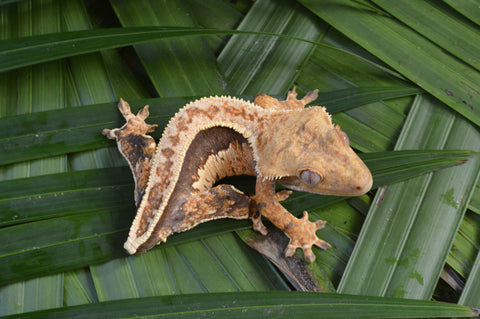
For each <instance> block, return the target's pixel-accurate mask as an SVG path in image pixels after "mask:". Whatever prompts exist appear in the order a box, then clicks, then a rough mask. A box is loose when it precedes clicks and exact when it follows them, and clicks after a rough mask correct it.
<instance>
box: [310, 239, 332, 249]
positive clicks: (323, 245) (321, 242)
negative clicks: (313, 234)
mask: <svg viewBox="0 0 480 319" xmlns="http://www.w3.org/2000/svg"><path fill="white" fill-rule="evenodd" d="M314 245H315V246H317V247H319V248H322V249H323V250H327V249H330V248H332V246H331V245H330V244H329V243H327V242H326V241H324V240H321V239H317V241H316V242H315V244H314Z"/></svg>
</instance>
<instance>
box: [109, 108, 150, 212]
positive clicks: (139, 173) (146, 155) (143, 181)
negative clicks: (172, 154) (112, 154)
mask: <svg viewBox="0 0 480 319" xmlns="http://www.w3.org/2000/svg"><path fill="white" fill-rule="evenodd" d="M118 109H119V110H120V113H122V115H123V117H124V118H125V121H126V123H125V124H124V125H123V126H122V127H120V128H114V129H104V130H103V131H102V134H103V135H104V136H105V137H107V138H109V139H112V140H116V141H117V147H118V150H119V151H120V153H121V154H122V155H123V157H125V159H126V160H127V162H128V164H129V166H130V169H131V170H132V173H133V177H134V179H135V204H136V205H137V206H138V205H139V203H140V200H141V198H142V196H143V194H144V193H145V188H146V187H147V183H148V175H149V173H150V165H151V163H150V162H151V159H152V157H153V154H154V153H155V148H156V143H155V140H154V139H153V138H152V137H151V136H149V135H147V134H148V133H151V132H153V131H154V130H155V128H156V127H157V126H158V125H156V124H153V125H151V124H147V123H145V119H146V118H147V117H148V116H149V112H148V105H145V106H144V107H143V108H142V109H141V110H140V111H138V113H137V115H135V114H133V113H132V111H131V110H130V106H129V105H128V103H127V102H125V101H124V100H122V99H120V102H119V103H118Z"/></svg>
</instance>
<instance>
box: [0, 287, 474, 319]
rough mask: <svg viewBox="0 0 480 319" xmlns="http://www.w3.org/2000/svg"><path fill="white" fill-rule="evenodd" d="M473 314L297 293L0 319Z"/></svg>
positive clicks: (172, 300) (190, 298)
mask: <svg viewBox="0 0 480 319" xmlns="http://www.w3.org/2000/svg"><path fill="white" fill-rule="evenodd" d="M476 314H477V312H476V310H474V309H471V308H469V307H466V306H460V305H455V304H447V303H440V302H432V301H421V300H404V299H392V298H378V297H365V296H349V295H336V294H318V293H302V292H243V293H220V294H213V293H212V294H191V295H182V296H162V297H151V298H139V299H126V300H117V301H110V302H100V303H94V304H89V305H82V306H73V307H65V308H60V309H51V310H45V311H38V312H33V313H25V314H21V315H16V316H11V317H10V316H7V317H4V318H5V319H8V318H19V319H20V318H45V317H55V318H57V319H60V318H133V317H138V316H142V317H151V316H161V317H166V318H199V317H203V316H214V317H215V318H232V317H235V318H252V317H262V318H306V317H312V316H315V317H318V316H321V317H328V318H345V317H348V318H431V317H472V316H475V315H476Z"/></svg>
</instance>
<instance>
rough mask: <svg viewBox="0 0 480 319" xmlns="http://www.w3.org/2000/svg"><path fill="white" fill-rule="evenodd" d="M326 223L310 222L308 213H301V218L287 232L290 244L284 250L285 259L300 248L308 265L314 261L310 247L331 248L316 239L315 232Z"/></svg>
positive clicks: (321, 221)
mask: <svg viewBox="0 0 480 319" xmlns="http://www.w3.org/2000/svg"><path fill="white" fill-rule="evenodd" d="M326 223H327V222H326V221H323V220H317V221H315V222H311V221H309V220H308V213H307V212H306V211H304V212H303V217H302V218H301V219H297V222H296V223H295V224H294V225H292V228H291V229H289V230H288V231H287V230H285V231H287V233H288V235H289V237H290V243H289V244H288V246H287V248H286V249H285V257H292V256H293V254H294V253H295V250H296V249H297V248H302V249H303V253H304V255H305V260H306V261H307V262H308V263H312V262H314V261H315V255H314V254H313V251H312V245H315V246H317V247H320V248H322V249H329V248H331V246H330V244H329V243H327V242H326V241H324V240H321V239H319V238H318V237H317V235H316V234H315V232H316V231H317V230H319V229H322V228H323V227H324V226H325V224H326Z"/></svg>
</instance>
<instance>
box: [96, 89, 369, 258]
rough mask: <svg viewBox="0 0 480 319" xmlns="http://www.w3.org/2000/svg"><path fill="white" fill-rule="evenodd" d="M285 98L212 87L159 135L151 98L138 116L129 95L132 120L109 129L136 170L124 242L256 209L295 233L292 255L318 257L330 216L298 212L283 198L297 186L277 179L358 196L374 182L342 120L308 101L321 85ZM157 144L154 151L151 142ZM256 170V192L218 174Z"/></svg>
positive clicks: (133, 249)
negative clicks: (218, 92)
mask: <svg viewBox="0 0 480 319" xmlns="http://www.w3.org/2000/svg"><path fill="white" fill-rule="evenodd" d="M296 95H297V94H296V92H295V89H293V90H292V91H290V92H289V93H288V96H287V99H286V100H285V101H278V100H277V99H275V98H272V97H270V96H267V95H258V96H257V97H256V98H255V101H254V103H249V102H246V101H243V100H239V99H236V98H229V97H208V98H202V99H200V100H197V101H194V102H192V103H190V104H188V105H186V106H185V107H184V108H182V109H181V110H180V111H179V112H178V113H177V114H176V115H175V116H174V117H173V118H172V119H171V120H170V123H169V124H168V126H167V127H166V129H165V131H164V133H163V136H162V138H161V139H160V141H159V143H158V145H155V142H154V141H153V139H152V138H151V137H150V136H148V135H147V133H149V132H152V131H153V130H154V128H155V125H149V124H146V123H145V121H144V120H145V119H146V118H147V117H148V106H145V107H144V108H143V109H142V110H140V111H139V113H138V114H137V115H136V116H135V115H133V114H132V113H131V112H130V107H129V106H128V104H127V103H126V102H124V101H123V100H121V101H120V103H119V109H120V112H121V113H122V114H123V116H124V117H125V119H126V122H127V123H126V124H125V125H124V126H122V127H121V128H116V129H113V130H109V129H105V130H104V131H103V134H104V135H105V136H107V137H108V138H110V139H116V140H117V145H118V147H119V150H120V152H121V153H122V154H123V155H124V156H125V158H126V159H127V161H128V162H129V165H130V167H131V169H132V171H133V174H134V178H135V183H136V187H135V200H136V204H137V215H136V217H135V219H134V221H133V224H132V227H131V229H130V233H129V237H128V239H127V242H126V243H125V248H126V249H127V251H128V252H129V253H130V254H138V253H141V252H144V251H146V250H148V249H150V248H152V247H153V246H155V245H157V244H159V243H161V242H162V241H166V239H167V237H168V236H169V235H171V234H172V233H176V232H182V231H185V230H187V229H190V228H192V227H194V226H196V225H197V224H199V223H202V222H205V221H208V220H213V219H218V218H225V217H228V218H237V219H244V218H250V219H252V221H253V227H254V229H255V230H257V231H259V232H260V233H262V234H264V235H265V234H266V233H267V230H266V228H265V227H264V225H263V224H262V221H261V216H264V217H266V218H267V219H269V220H270V221H271V222H272V223H273V224H274V225H275V226H276V227H278V228H279V229H281V230H282V231H283V232H284V233H285V234H286V235H287V236H288V237H289V238H290V243H289V244H288V246H287V248H286V250H285V256H287V257H290V256H292V255H293V254H294V252H295V250H296V249H297V248H302V249H303V251H304V255H305V259H306V261H308V262H313V261H314V260H315V255H314V254H313V252H312V248H311V247H312V245H316V246H318V247H320V248H323V249H327V248H329V247H330V245H329V244H328V243H327V242H325V241H323V240H321V239H319V238H318V237H317V235H316V234H315V232H316V230H318V229H320V228H323V227H324V225H325V222H324V221H321V220H319V221H315V222H310V221H309V220H308V214H307V212H304V215H303V218H300V219H298V218H295V217H294V216H292V215H291V214H290V213H289V212H288V211H287V210H286V209H285V208H284V207H283V206H282V205H280V203H279V201H282V200H285V199H286V198H288V196H289V195H290V191H281V192H278V193H275V182H279V183H281V184H282V185H284V186H286V187H288V188H290V189H294V190H300V191H306V192H312V193H318V194H331V195H349V196H356V195H361V194H364V193H365V192H367V191H368V190H369V189H370V187H371V185H372V176H371V174H370V171H369V170H368V168H367V167H366V166H365V164H364V163H363V162H362V161H361V160H360V158H359V157H358V156H357V155H356V154H355V152H354V151H353V150H352V149H351V148H350V146H349V140H348V137H347V135H346V134H345V133H343V132H342V131H341V130H340V128H339V127H338V126H336V127H335V126H334V125H333V124H332V122H331V119H330V116H329V115H328V113H327V112H326V111H325V109H324V108H323V107H318V106H314V107H309V108H304V107H305V105H306V104H308V103H310V102H312V101H313V100H315V99H316V97H317V91H313V92H310V93H308V94H307V95H306V96H305V97H304V98H303V99H301V100H297V99H296ZM154 149H155V151H153V150H154ZM234 175H253V176H256V177H257V182H256V189H255V192H256V193H255V195H254V196H247V195H245V194H243V193H242V192H241V191H239V190H237V189H235V187H233V186H232V185H227V184H220V185H215V183H216V182H218V181H219V180H221V179H222V178H224V177H227V176H234Z"/></svg>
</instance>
